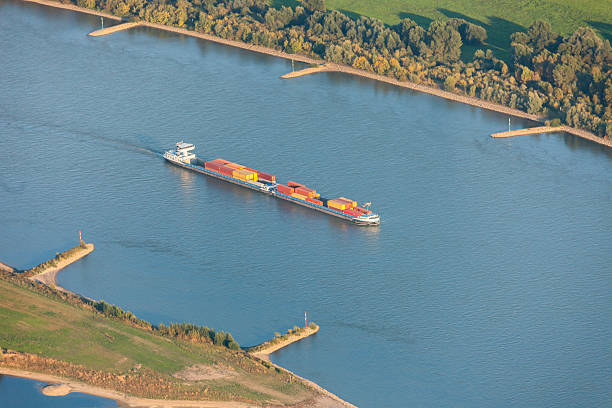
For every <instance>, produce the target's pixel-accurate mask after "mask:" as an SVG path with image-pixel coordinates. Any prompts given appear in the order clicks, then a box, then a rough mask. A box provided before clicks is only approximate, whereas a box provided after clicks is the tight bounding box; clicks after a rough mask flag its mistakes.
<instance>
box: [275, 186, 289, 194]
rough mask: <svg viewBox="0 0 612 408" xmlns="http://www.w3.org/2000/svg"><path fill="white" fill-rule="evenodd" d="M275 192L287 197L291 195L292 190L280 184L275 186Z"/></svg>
mask: <svg viewBox="0 0 612 408" xmlns="http://www.w3.org/2000/svg"><path fill="white" fill-rule="evenodd" d="M276 190H277V191H278V192H279V193H283V194H287V195H291V194H293V189H292V188H291V187H287V186H284V185H282V184H277V185H276Z"/></svg>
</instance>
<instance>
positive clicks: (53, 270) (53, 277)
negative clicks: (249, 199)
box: [30, 244, 94, 293]
mask: <svg viewBox="0 0 612 408" xmlns="http://www.w3.org/2000/svg"><path fill="white" fill-rule="evenodd" d="M93 250H94V244H85V248H83V249H82V250H81V251H79V252H77V253H76V254H73V255H72V256H70V257H68V258H66V259H62V260H60V261H58V262H57V265H56V266H50V267H48V268H47V269H46V270H45V271H44V272H41V273H39V274H37V275H34V276H31V277H30V279H32V280H35V281H38V282H40V283H43V284H45V285H47V286H50V287H55V289H57V290H61V291H62V292H69V293H72V292H70V291H69V290H68V289H64V288H62V287H61V286H59V285H58V284H57V273H58V272H59V271H61V270H62V269H63V268H65V267H67V266H68V265H70V264H71V263H73V262H76V261H78V260H79V259H81V258H83V257H85V256H87V255H89V254H90V253H91V252H92V251H93Z"/></svg>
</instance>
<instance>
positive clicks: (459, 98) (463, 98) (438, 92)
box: [22, 0, 612, 147]
mask: <svg viewBox="0 0 612 408" xmlns="http://www.w3.org/2000/svg"><path fill="white" fill-rule="evenodd" d="M22 1H24V2H30V3H38V4H42V5H45V6H50V7H57V8H62V9H66V10H72V11H78V12H82V13H88V14H93V15H97V16H102V17H107V18H113V19H114V20H117V21H123V19H122V18H121V17H117V16H113V15H112V14H109V13H106V12H102V11H97V10H91V9H87V8H83V7H78V6H74V5H72V4H62V3H59V2H56V1H50V0H22ZM140 25H141V26H144V27H151V28H156V29H159V30H164V31H169V32H173V33H177V34H182V35H187V36H190V37H196V38H202V39H204V40H208V41H212V42H216V43H218V44H224V45H229V46H231V47H236V48H241V49H243V50H248V51H253V52H258V53H261V54H267V55H271V56H274V57H279V58H284V59H290V60H294V61H299V62H304V63H307V64H318V65H323V64H325V65H326V66H327V68H328V69H326V71H336V72H342V73H345V74H350V75H355V76H360V77H364V78H369V79H373V80H375V81H379V82H385V83H388V84H391V85H395V86H399V87H402V88H407V89H411V90H414V91H418V92H423V93H428V94H430V95H434V96H438V97H440V98H444V99H447V100H451V101H455V102H459V103H464V104H466V105H472V106H475V107H478V108H482V109H487V110H490V111H494V112H499V113H504V114H507V115H510V116H514V117H519V118H524V119H529V120H533V121H537V122H541V123H543V121H544V119H545V118H544V117H543V116H541V115H534V114H530V113H527V112H523V111H521V110H519V109H514V108H510V107H508V106H504V105H500V104H498V103H493V102H488V101H485V100H482V99H478V98H475V97H471V96H467V95H459V94H455V93H452V92H448V91H444V90H442V89H440V88H436V87H433V86H429V85H422V84H417V83H414V82H409V81H399V80H397V79H395V78H390V77H386V76H384V75H378V74H375V73H373V72H368V71H362V70H359V69H355V68H353V67H350V66H347V65H341V64H334V63H326V61H323V60H320V59H315V58H311V57H307V56H304V55H299V54H289V53H286V52H283V51H277V50H273V49H271V48H266V47H262V46H260V45H250V44H246V43H243V42H241V41H235V40H226V39H223V38H219V37H216V36H214V35H210V34H204V33H199V32H197V31H192V30H187V29H185V28H179V27H172V26H166V25H162V24H155V23H149V22H142V23H141V24H140ZM557 131H562V132H567V133H569V134H572V135H574V136H578V137H581V138H583V139H587V140H590V141H592V142H595V143H598V144H601V145H604V146H608V147H612V144H611V143H610V141H609V140H607V139H604V138H601V137H598V136H596V135H595V134H593V133H591V132H589V131H586V130H583V129H577V128H572V127H569V126H560V127H558V128H557Z"/></svg>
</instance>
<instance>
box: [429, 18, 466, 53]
mask: <svg viewBox="0 0 612 408" xmlns="http://www.w3.org/2000/svg"><path fill="white" fill-rule="evenodd" d="M427 37H428V39H429V48H430V49H431V51H432V56H433V58H434V59H435V60H436V61H438V62H453V61H457V60H459V57H460V56H461V46H462V45H463V43H462V42H461V36H460V35H459V32H458V31H457V30H455V29H454V28H453V27H452V25H450V24H445V23H443V22H441V21H433V22H432V23H431V24H430V25H429V29H428V30H427Z"/></svg>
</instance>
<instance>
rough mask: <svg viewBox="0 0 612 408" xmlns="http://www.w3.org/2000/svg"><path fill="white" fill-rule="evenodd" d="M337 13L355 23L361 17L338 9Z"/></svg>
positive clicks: (352, 12)
mask: <svg viewBox="0 0 612 408" xmlns="http://www.w3.org/2000/svg"><path fill="white" fill-rule="evenodd" d="M338 11H339V12H341V13H342V14H344V15H345V16H347V17H348V18H350V19H351V20H355V21H357V20H359V18H360V17H361V14H359V13H355V12H354V11H348V10H343V9H338Z"/></svg>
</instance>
